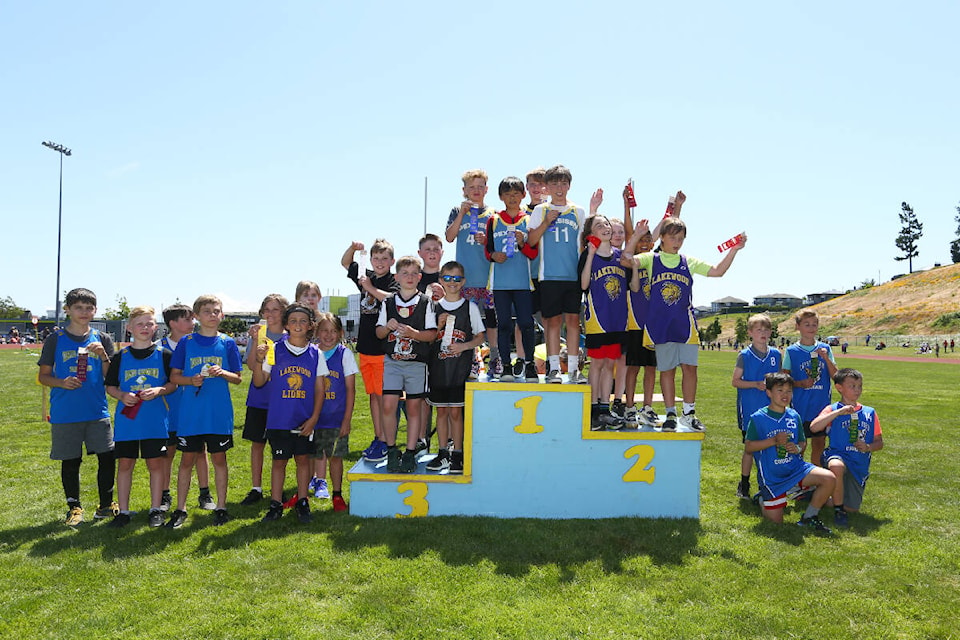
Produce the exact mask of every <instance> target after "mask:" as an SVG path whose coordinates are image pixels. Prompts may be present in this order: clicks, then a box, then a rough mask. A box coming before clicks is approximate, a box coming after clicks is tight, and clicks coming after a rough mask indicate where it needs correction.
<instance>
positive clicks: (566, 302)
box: [540, 280, 583, 318]
mask: <svg viewBox="0 0 960 640" xmlns="http://www.w3.org/2000/svg"><path fill="white" fill-rule="evenodd" d="M582 303H583V289H581V288H580V283H579V282H577V281H575V280H544V281H542V282H541V283H540V315H542V316H543V317H544V318H553V317H555V316H559V315H560V314H563V313H577V314H579V313H580V306H581V305H582Z"/></svg>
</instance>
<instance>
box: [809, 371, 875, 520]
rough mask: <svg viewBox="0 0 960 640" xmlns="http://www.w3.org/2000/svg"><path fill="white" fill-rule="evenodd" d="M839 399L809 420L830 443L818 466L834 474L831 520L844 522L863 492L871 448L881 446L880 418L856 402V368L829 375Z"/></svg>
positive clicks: (858, 391)
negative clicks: (824, 432) (823, 432)
mask: <svg viewBox="0 0 960 640" xmlns="http://www.w3.org/2000/svg"><path fill="white" fill-rule="evenodd" d="M833 382H834V384H835V386H836V388H837V392H839V393H840V402H835V403H833V404H831V405H828V406H826V407H824V409H823V411H821V412H820V415H819V416H817V418H816V419H815V420H814V421H813V422H812V423H811V425H810V429H811V430H812V431H813V432H814V433H819V432H821V431H826V434H827V437H829V438H830V446H829V447H828V448H826V449H824V451H823V454H822V456H821V459H820V464H821V466H824V467H826V468H828V469H829V470H830V471H832V472H833V475H834V476H836V478H837V485H836V487H834V489H833V521H834V523H836V524H837V526H841V527H845V526H847V511H859V510H860V505H861V504H862V503H863V492H864V489H866V486H867V478H868V477H870V461H871V460H872V459H873V452H874V451H880V449H883V431H882V430H881V429H880V418H879V417H877V412H876V410H875V409H874V408H873V407H866V406H864V405H862V404H860V394H861V393H863V374H861V373H860V372H859V371H857V370H856V369H840V370H839V371H837V372H836V373H835V374H834V375H833Z"/></svg>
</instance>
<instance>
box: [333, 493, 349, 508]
mask: <svg viewBox="0 0 960 640" xmlns="http://www.w3.org/2000/svg"><path fill="white" fill-rule="evenodd" d="M333 510H334V511H347V502H346V500H344V499H343V497H342V496H333Z"/></svg>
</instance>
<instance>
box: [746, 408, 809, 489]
mask: <svg viewBox="0 0 960 640" xmlns="http://www.w3.org/2000/svg"><path fill="white" fill-rule="evenodd" d="M801 427H802V424H801V422H800V416H799V415H798V414H797V412H796V411H794V410H793V409H791V408H789V407H787V410H786V411H784V412H783V413H776V412H774V411H770V408H769V407H764V408H763V409H760V410H759V411H757V412H756V413H754V414H753V415H751V416H750V421H749V423H748V425H747V440H766V439H767V438H772V437H773V436H775V435H777V434H778V433H781V432H783V431H786V432H787V433H789V434H790V442H792V443H794V444H796V445H799V444H800V443H801V442H803V441H804V437H803V429H802V428H801ZM753 461H754V462H755V463H756V465H757V481H758V482H759V484H760V485H761V489H764V488H765V489H766V491H767V492H768V493H769V495H768V496H767V498H768V499H769V498H774V497H777V496H780V495H783V494H784V493H786V492H787V489H789V488H790V487H792V486H794V485H796V484H797V483H799V482H800V481H801V480H803V479H804V478H805V477H807V474H808V473H810V470H811V469H813V465H812V464H810V463H809V462H806V461H804V459H803V457H802V456H799V455H797V454H794V453H787V452H786V450H785V449H783V448H782V447H767V448H766V449H761V450H760V451H754V452H753Z"/></svg>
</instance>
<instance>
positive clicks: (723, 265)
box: [707, 233, 747, 278]
mask: <svg viewBox="0 0 960 640" xmlns="http://www.w3.org/2000/svg"><path fill="white" fill-rule="evenodd" d="M741 235H742V236H743V239H742V240H740V242H738V243H737V244H736V245H734V246H733V247H731V248H730V251H729V252H728V253H727V255H725V256H723V260H721V261H720V263H719V264H718V265H717V266H715V267H712V268H711V269H710V271H708V272H707V277H709V278H719V277H721V276H723V274H725V273H726V272H727V269H729V268H730V265H731V264H733V259H734V258H736V257H737V254H738V253H739V252H740V250H741V249H743V247H744V246H745V245H746V244H747V234H746V233H743V234H741Z"/></svg>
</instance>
